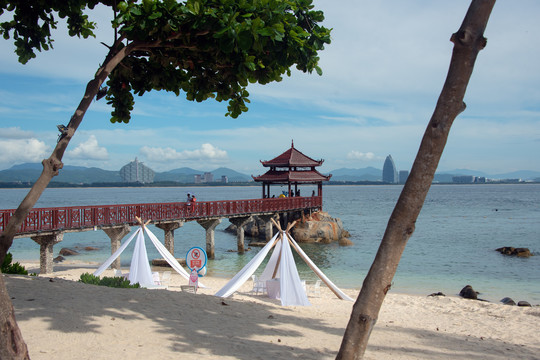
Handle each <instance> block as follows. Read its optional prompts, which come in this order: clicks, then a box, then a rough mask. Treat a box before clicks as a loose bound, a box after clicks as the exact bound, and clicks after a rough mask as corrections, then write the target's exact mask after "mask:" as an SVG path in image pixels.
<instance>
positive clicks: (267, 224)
mask: <svg viewBox="0 0 540 360" xmlns="http://www.w3.org/2000/svg"><path fill="white" fill-rule="evenodd" d="M275 216H276V215H259V219H261V220H262V221H263V222H264V239H265V240H266V242H268V241H270V240H272V236H273V235H274V231H273V229H274V224H273V223H272V220H270V219H272V218H273V217H275ZM276 220H277V221H279V216H278V217H277V219H276Z"/></svg>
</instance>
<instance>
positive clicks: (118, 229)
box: [101, 225, 131, 269]
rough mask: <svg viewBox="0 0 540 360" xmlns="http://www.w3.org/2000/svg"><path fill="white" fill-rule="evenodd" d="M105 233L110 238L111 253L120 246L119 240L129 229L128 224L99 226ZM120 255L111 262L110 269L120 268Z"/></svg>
mask: <svg viewBox="0 0 540 360" xmlns="http://www.w3.org/2000/svg"><path fill="white" fill-rule="evenodd" d="M101 230H103V232H105V234H107V236H108V237H109V239H111V255H112V254H114V253H115V252H116V250H118V248H120V242H121V240H122V239H123V238H124V236H126V235H127V234H129V232H130V231H131V228H130V227H129V225H120V226H111V227H106V228H101ZM120 267H121V266H120V256H118V257H117V258H116V259H114V261H113V262H112V264H111V269H120Z"/></svg>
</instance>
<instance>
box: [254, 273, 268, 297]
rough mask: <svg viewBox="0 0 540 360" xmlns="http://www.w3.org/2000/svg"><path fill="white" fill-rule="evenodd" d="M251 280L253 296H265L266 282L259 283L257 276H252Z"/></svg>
mask: <svg viewBox="0 0 540 360" xmlns="http://www.w3.org/2000/svg"><path fill="white" fill-rule="evenodd" d="M251 278H252V279H253V289H251V293H252V294H255V295H258V294H266V293H267V291H266V281H260V280H259V277H258V276H257V275H253V276H251Z"/></svg>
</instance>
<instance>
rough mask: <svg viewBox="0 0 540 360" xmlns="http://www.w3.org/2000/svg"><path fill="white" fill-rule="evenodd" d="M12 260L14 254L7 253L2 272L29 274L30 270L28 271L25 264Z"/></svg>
mask: <svg viewBox="0 0 540 360" xmlns="http://www.w3.org/2000/svg"><path fill="white" fill-rule="evenodd" d="M12 260H13V255H11V253H7V254H6V256H5V257H4V262H3V263H2V272H3V273H4V274H18V275H28V271H26V269H25V268H24V266H22V265H21V264H19V263H18V262H16V263H14V264H12V263H11V261H12Z"/></svg>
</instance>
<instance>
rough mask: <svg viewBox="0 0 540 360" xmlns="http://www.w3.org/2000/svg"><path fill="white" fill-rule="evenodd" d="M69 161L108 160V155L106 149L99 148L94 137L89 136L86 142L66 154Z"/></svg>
mask: <svg viewBox="0 0 540 360" xmlns="http://www.w3.org/2000/svg"><path fill="white" fill-rule="evenodd" d="M66 155H67V156H68V157H69V158H71V159H81V160H108V159H109V153H108V152H107V149H106V148H104V147H101V146H99V144H98V141H97V139H96V137H95V136H94V135H90V137H89V138H88V140H86V141H85V142H82V143H80V144H79V145H77V147H75V149H73V150H71V151H68V152H67V154H66Z"/></svg>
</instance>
